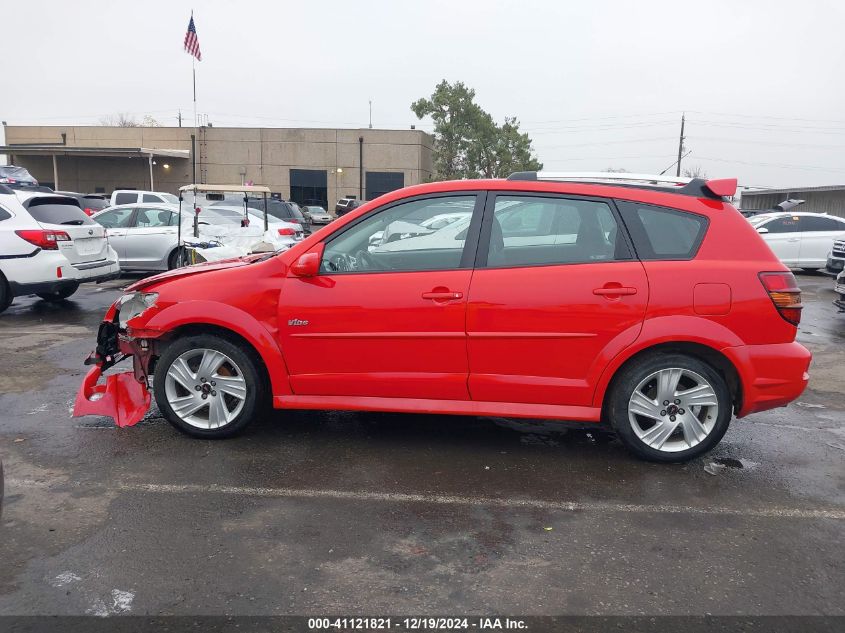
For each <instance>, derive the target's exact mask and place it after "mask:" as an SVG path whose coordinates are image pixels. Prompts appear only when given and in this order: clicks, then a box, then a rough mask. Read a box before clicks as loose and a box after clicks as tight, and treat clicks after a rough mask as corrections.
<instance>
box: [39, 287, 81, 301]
mask: <svg viewBox="0 0 845 633" xmlns="http://www.w3.org/2000/svg"><path fill="white" fill-rule="evenodd" d="M77 290H79V284H71V285H69V286H64V287H63V288H61V289H59V290H55V291H53V292H39V293H38V296H39V297H41V298H42V299H44V301H63V300H65V299H67V298H68V297H70V296H71V295H72V294H73V293H74V292H76V291H77Z"/></svg>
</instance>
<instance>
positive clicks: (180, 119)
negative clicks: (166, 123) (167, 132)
mask: <svg viewBox="0 0 845 633" xmlns="http://www.w3.org/2000/svg"><path fill="white" fill-rule="evenodd" d="M176 118H177V119H179V127H182V108H179V114H177V115H176Z"/></svg>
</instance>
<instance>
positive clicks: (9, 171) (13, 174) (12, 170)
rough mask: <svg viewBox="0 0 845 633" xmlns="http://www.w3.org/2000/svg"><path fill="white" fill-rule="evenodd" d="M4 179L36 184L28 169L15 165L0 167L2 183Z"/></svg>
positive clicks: (0, 180)
mask: <svg viewBox="0 0 845 633" xmlns="http://www.w3.org/2000/svg"><path fill="white" fill-rule="evenodd" d="M4 179H9V180H25V181H28V182H35V178H33V177H32V174H30V173H29V172H28V171H27V170H26V168H24V167H15V166H14V165H0V182H2V181H3V180H4Z"/></svg>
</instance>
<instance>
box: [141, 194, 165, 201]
mask: <svg viewBox="0 0 845 633" xmlns="http://www.w3.org/2000/svg"><path fill="white" fill-rule="evenodd" d="M141 202H152V203H156V202H163V200H162V199H161V198H159V197H158V196H154V195H153V194H151V193H145V194H144V199H143V200H142V201H141Z"/></svg>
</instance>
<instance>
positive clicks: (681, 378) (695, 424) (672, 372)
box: [628, 367, 719, 453]
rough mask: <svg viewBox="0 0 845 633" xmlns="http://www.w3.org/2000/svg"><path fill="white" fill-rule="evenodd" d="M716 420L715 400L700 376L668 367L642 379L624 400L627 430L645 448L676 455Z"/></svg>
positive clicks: (707, 432) (697, 440)
mask: <svg viewBox="0 0 845 633" xmlns="http://www.w3.org/2000/svg"><path fill="white" fill-rule="evenodd" d="M718 418H719V398H718V396H717V395H716V390H715V389H714V388H713V385H711V384H710V383H709V382H708V381H707V379H706V378H704V376H702V375H701V374H697V373H696V372H694V371H691V370H689V369H681V368H679V367H671V368H668V369H661V370H660V371H656V372H654V373H653V374H650V375H648V376H646V377H645V378H643V379H642V380H641V381H640V383H639V384H638V385H637V387H636V389H634V392H633V393H632V394H631V398H630V400H629V401H628V420H629V421H630V423H631V428H632V429H633V430H634V433H636V435H637V437H638V438H640V440H642V441H643V442H644V443H645V444H646V445H647V446H650V447H651V448H653V449H655V450H658V451H662V452H665V453H677V452H679V451H685V450H687V449H689V448H692V447H694V446H697V445H698V444H700V443H701V442H703V441H704V440H705V439H706V438H707V436H708V435H710V432H711V431H712V430H713V427H714V426H715V425H716V420H717V419H718Z"/></svg>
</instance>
